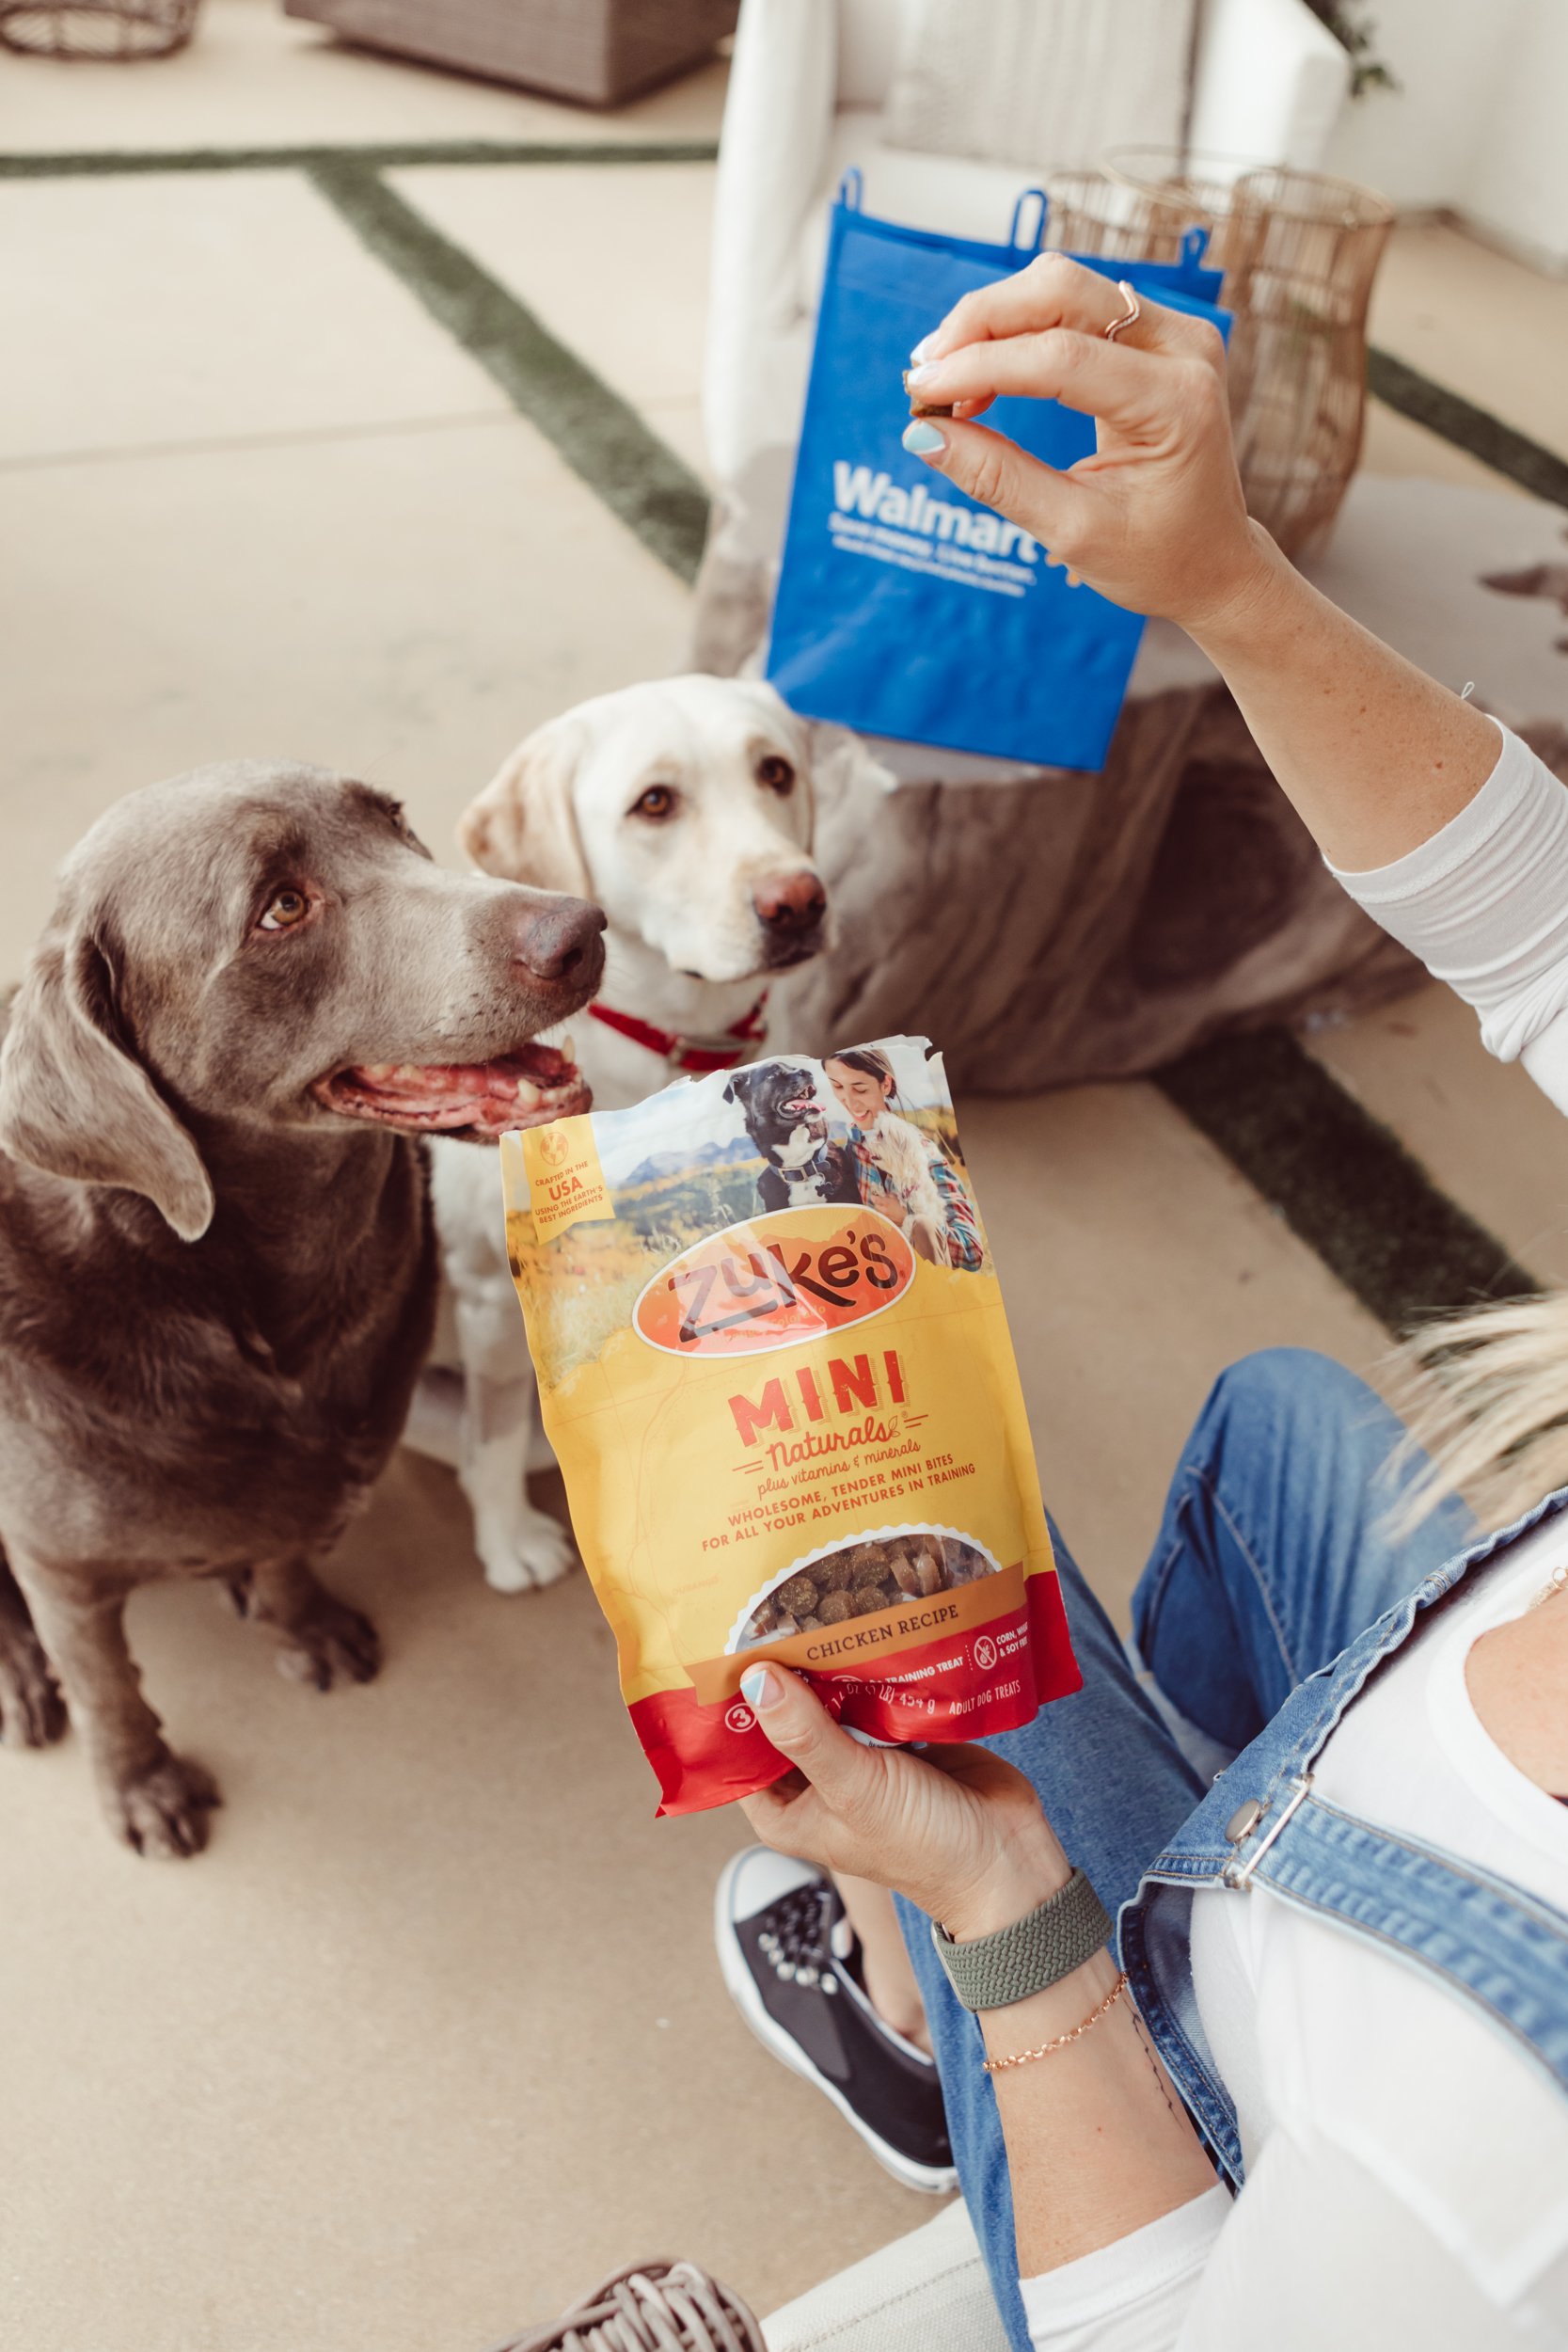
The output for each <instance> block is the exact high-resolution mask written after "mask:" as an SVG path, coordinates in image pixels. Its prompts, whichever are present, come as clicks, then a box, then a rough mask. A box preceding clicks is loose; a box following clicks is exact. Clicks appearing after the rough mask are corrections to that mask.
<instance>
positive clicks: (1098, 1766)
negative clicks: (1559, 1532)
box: [898, 1348, 1475, 2352]
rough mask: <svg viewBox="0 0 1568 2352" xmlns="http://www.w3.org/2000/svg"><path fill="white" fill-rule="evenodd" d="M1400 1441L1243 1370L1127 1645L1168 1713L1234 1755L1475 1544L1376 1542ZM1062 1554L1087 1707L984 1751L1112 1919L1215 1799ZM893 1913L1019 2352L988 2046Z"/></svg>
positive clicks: (1433, 1538)
mask: <svg viewBox="0 0 1568 2352" xmlns="http://www.w3.org/2000/svg"><path fill="white" fill-rule="evenodd" d="M1401 1435H1402V1430H1401V1425H1400V1423H1399V1422H1398V1421H1397V1420H1396V1419H1395V1417H1394V1416H1393V1414H1392V1413H1390V1412H1389V1411H1388V1409H1387V1407H1386V1406H1385V1405H1383V1404H1382V1403H1381V1402H1380V1400H1379V1399H1378V1398H1377V1397H1376V1396H1374V1394H1373V1393H1372V1391H1371V1390H1370V1389H1369V1388H1368V1387H1367V1386H1366V1384H1365V1383H1364V1382H1363V1381H1361V1380H1358V1379H1357V1378H1356V1377H1355V1375H1354V1374H1353V1373H1349V1372H1347V1371H1345V1370H1344V1368H1343V1367H1342V1366H1341V1365H1339V1364H1336V1363H1333V1362H1331V1361H1330V1360H1329V1359H1327V1358H1326V1357H1323V1356H1316V1355H1313V1354H1311V1353H1309V1352H1308V1351H1307V1350H1305V1349H1300V1348H1272V1349H1269V1350H1267V1351H1266V1352H1264V1353H1262V1354H1259V1355H1256V1356H1249V1357H1246V1358H1244V1359H1243V1361H1242V1362H1241V1363H1239V1364H1234V1365H1232V1366H1231V1368H1230V1370H1229V1371H1228V1372H1226V1373H1223V1374H1222V1375H1221V1376H1220V1378H1219V1379H1218V1380H1217V1381H1216V1382H1215V1384H1214V1387H1213V1389H1212V1391H1211V1392H1210V1395H1209V1399H1208V1402H1207V1403H1206V1404H1205V1406H1204V1407H1203V1410H1202V1412H1201V1413H1200V1414H1199V1415H1198V1418H1197V1422H1196V1426H1195V1428H1194V1430H1193V1433H1192V1436H1191V1437H1190V1438H1189V1439H1188V1441H1187V1444H1186V1446H1185V1448H1184V1449H1183V1452H1182V1454H1181V1458H1180V1462H1179V1463H1178V1465H1177V1469H1176V1474H1175V1476H1174V1477H1173V1479H1172V1480H1171V1484H1170V1491H1169V1493H1168V1494H1167V1496H1166V1498H1165V1508H1164V1518H1163V1519H1162V1521H1161V1524H1160V1532H1159V1534H1158V1537H1157V1538H1156V1541H1155V1544H1154V1549H1153V1550H1152V1551H1151V1553H1150V1554H1149V1558H1148V1565H1147V1566H1146V1567H1145V1569H1144V1571H1143V1575H1142V1577H1141V1578H1140V1580H1139V1582H1138V1587H1137V1591H1136V1593H1135V1594H1134V1596H1133V1601H1132V1623H1133V1631H1134V1634H1135V1636H1136V1639H1137V1645H1138V1648H1139V1650H1140V1652H1141V1654H1142V1656H1143V1659H1144V1662H1145V1664H1146V1665H1147V1666H1148V1668H1149V1669H1150V1670H1151V1672H1152V1674H1153V1677H1154V1679H1155V1681H1156V1682H1157V1683H1158V1684H1159V1686H1160V1689H1161V1690H1162V1692H1164V1694H1165V1696H1166V1697H1167V1698H1169V1699H1170V1700H1171V1701H1172V1702H1173V1703H1174V1704H1175V1706H1176V1707H1178V1708H1180V1711H1181V1712H1182V1714H1184V1715H1185V1716H1186V1717H1187V1718H1188V1719H1189V1720H1190V1721H1191V1722H1192V1723H1193V1724H1196V1726H1197V1727H1198V1728H1199V1729H1200V1730H1201V1731H1203V1732H1205V1733H1206V1734H1207V1735H1208V1736H1209V1738H1210V1739H1211V1740H1214V1741H1216V1742H1218V1743H1219V1744H1221V1745H1222V1746H1223V1747H1225V1748H1226V1749H1227V1750H1231V1751H1234V1750H1238V1749H1240V1748H1242V1747H1243V1746H1244V1745H1245V1744H1246V1743H1247V1742H1248V1741H1249V1740H1252V1739H1253V1738H1254V1737H1255V1736H1256V1734H1257V1733H1258V1732H1259V1731H1260V1730H1261V1729H1262V1728H1263V1726H1264V1725H1265V1724H1267V1723H1268V1721H1269V1719H1270V1718H1271V1716H1273V1715H1274V1713H1275V1710H1276V1709H1277V1708H1279V1707H1281V1706H1282V1705H1283V1704H1284V1702H1285V1700H1286V1699H1287V1698H1289V1696H1290V1695H1291V1692H1292V1691H1293V1690H1294V1689H1295V1688H1296V1686H1297V1685H1298V1684H1299V1683H1300V1682H1301V1681H1302V1680H1304V1678H1305V1677H1307V1676H1308V1675H1310V1674H1313V1673H1315V1672H1316V1670H1317V1669H1318V1668H1319V1667H1320V1666H1323V1665H1326V1664H1327V1663H1328V1662H1329V1661H1330V1660H1331V1659H1333V1658H1336V1657H1337V1656H1338V1653H1339V1651H1340V1650H1341V1649H1343V1648H1344V1646H1345V1645H1346V1644H1347V1642H1350V1641H1352V1640H1354V1637H1355V1636H1356V1635H1357V1634H1358V1633H1360V1632H1362V1631H1363V1630H1364V1629H1366V1628H1367V1627H1368V1626H1370V1624H1371V1623H1372V1622H1373V1620H1374V1619H1375V1618H1377V1617H1378V1616H1379V1615H1381V1613H1383V1611H1384V1610H1385V1609H1386V1608H1389V1607H1390V1606H1392V1604H1393V1603H1394V1602H1396V1601H1397V1600H1398V1599H1399V1598H1400V1597H1402V1595H1403V1594H1405V1593H1406V1592H1408V1591H1409V1590H1410V1588H1411V1587H1412V1586H1414V1585H1415V1584H1417V1583H1418V1581H1420V1579H1421V1578H1422V1577H1423V1576H1424V1575H1426V1574H1428V1573H1429V1572H1431V1571H1432V1570H1433V1569H1434V1568H1436V1567H1438V1566H1440V1565H1442V1564H1443V1562H1445V1561H1446V1560H1448V1559H1449V1558H1451V1556H1452V1555H1453V1554H1454V1553H1455V1552H1457V1551H1459V1550H1461V1549H1464V1547H1465V1545H1466V1544H1467V1543H1469V1542H1470V1541H1471V1540H1472V1539H1473V1535H1474V1533H1475V1530H1474V1523H1473V1521H1472V1519H1471V1518H1470V1515H1469V1513H1468V1512H1467V1511H1466V1510H1465V1507H1464V1506H1463V1505H1462V1504H1460V1503H1458V1502H1452V1501H1449V1502H1445V1503H1443V1504H1442V1505H1441V1506H1440V1507H1439V1508H1438V1509H1437V1510H1436V1511H1434V1512H1433V1514H1432V1516H1431V1517H1430V1518H1428V1519H1427V1520H1425V1522H1424V1523H1423V1524H1422V1526H1421V1527H1420V1528H1419V1529H1418V1531H1417V1532H1416V1533H1415V1534H1414V1535H1411V1536H1409V1537H1407V1538H1405V1539H1404V1540H1403V1541H1402V1542H1398V1543H1396V1542H1393V1541H1391V1540H1390V1538H1389V1537H1388V1535H1387V1534H1386V1530H1385V1529H1384V1528H1383V1526H1382V1525H1381V1524H1380V1522H1381V1521H1382V1519H1383V1518H1384V1516H1385V1514H1386V1512H1387V1511H1388V1510H1389V1509H1390V1507H1391V1506H1392V1505H1393V1503H1394V1502H1395V1501H1396V1499H1397V1496H1398V1495H1399V1493H1400V1492H1401V1491H1402V1487H1403V1486H1404V1485H1405V1484H1406V1483H1407V1482H1408V1480H1409V1478H1410V1477H1412V1476H1414V1474H1415V1470H1416V1468H1417V1465H1416V1464H1415V1463H1411V1464H1410V1465H1408V1466H1407V1467H1406V1468H1405V1470H1404V1471H1403V1472H1402V1475H1401V1477H1400V1479H1399V1480H1398V1482H1397V1483H1396V1482H1395V1481H1394V1480H1393V1479H1391V1478H1390V1477H1388V1476H1387V1475H1386V1465H1387V1463H1388V1458H1389V1455H1390V1454H1391V1453H1392V1451H1393V1449H1394V1446H1395V1445H1396V1443H1397V1442H1398V1440H1399V1438H1400V1437H1401ZM1053 1541H1054V1543H1055V1545H1056V1563H1057V1567H1058V1570H1059V1573H1060V1575H1061V1580H1062V1596H1063V1599H1064V1601H1065V1602H1066V1605H1067V1613H1068V1621H1069V1626H1070V1628H1071V1630H1072V1639H1073V1646H1074V1648H1075V1650H1076V1652H1077V1656H1078V1662H1079V1665H1080V1667H1081V1668H1082V1670H1083V1676H1084V1687H1083V1689H1082V1690H1081V1691H1079V1692H1075V1693H1074V1695H1073V1696H1072V1697H1071V1698H1066V1699H1058V1700H1057V1701H1056V1702H1055V1704H1054V1705H1053V1706H1051V1707H1048V1708H1045V1709H1043V1711H1042V1712H1041V1713H1040V1714H1039V1715H1038V1716H1037V1717H1036V1719H1035V1721H1034V1722H1033V1723H1032V1724H1025V1725H1024V1727H1023V1729H1022V1731H1014V1732H1007V1733H1006V1734H1004V1735H1003V1736H1002V1737H1001V1738H999V1739H996V1740H990V1741H989V1742H988V1743H987V1744H988V1745H989V1746H990V1747H993V1748H994V1749H995V1750H996V1752H997V1754H998V1755H1000V1756H1006V1758H1007V1760H1008V1762H1009V1763H1011V1764H1016V1765H1017V1766H1018V1768H1019V1769H1020V1771H1021V1772H1024V1773H1025V1774H1027V1776H1028V1778H1029V1779H1030V1780H1031V1781H1032V1782H1033V1784H1034V1786H1035V1788H1037V1790H1038V1792H1039V1796H1040V1801H1041V1804H1043V1806H1044V1808H1045V1811H1046V1814H1047V1816H1048V1818H1049V1819H1050V1820H1051V1822H1052V1825H1053V1828H1054V1829H1055V1831H1056V1834H1057V1836H1058V1837H1059V1838H1060V1839H1061V1842H1062V1845H1063V1847H1064V1848H1065V1849H1066V1851H1067V1852H1068V1854H1069V1856H1070V1857H1071V1859H1072V1860H1073V1861H1074V1862H1076V1863H1078V1864H1080V1865H1081V1866H1082V1867H1083V1868H1084V1869H1085V1871H1086V1872H1087V1874H1088V1876H1089V1878H1090V1879H1091V1881H1092V1882H1093V1883H1094V1885H1095V1887H1096V1888H1097V1889H1098V1891H1099V1894H1100V1897H1101V1900H1102V1901H1103V1903H1104V1904H1105V1907H1106V1909H1107V1910H1108V1911H1110V1912H1111V1913H1113V1914H1115V1913H1116V1912H1117V1910H1118V1909H1119V1908H1120V1906H1121V1905H1122V1903H1124V1902H1125V1901H1127V1900H1128V1899H1129V1898H1130V1897H1131V1896H1132V1894H1133V1892H1134V1891H1135V1889H1136V1887H1137V1884H1138V1882H1139V1880H1140V1879H1141V1877H1142V1876H1143V1873H1144V1871H1145V1869H1146V1868H1147V1867H1148V1865H1149V1864H1150V1863H1151V1862H1152V1861H1153V1859H1154V1857H1155V1856H1156V1855H1157V1854H1158V1853H1159V1852H1160V1851H1161V1850H1162V1849H1163V1848H1164V1847H1165V1846H1166V1845H1168V1844H1169V1843H1170V1842H1171V1840H1172V1839H1173V1838H1174V1837H1175V1836H1176V1834H1177V1833H1178V1831H1179V1830H1180V1826H1181V1824H1182V1822H1183V1821H1184V1820H1186V1818H1187V1816H1188V1815H1189V1814H1190V1813H1191V1812H1192V1811H1193V1810H1194V1809H1195V1807H1196V1804H1198V1802H1199V1800H1200V1798H1201V1797H1202V1796H1203V1795H1204V1793H1205V1788H1204V1784H1203V1782H1202V1781H1201V1780H1200V1779H1199V1777H1198V1775H1197V1773H1196V1772H1195V1771H1194V1770H1193V1768H1192V1766H1191V1765H1190V1764H1189V1763H1188V1762H1187V1761H1186V1759H1185V1757H1184V1756H1182V1754H1181V1751H1180V1748H1179V1747H1178V1746H1177V1744H1176V1741H1175V1740H1174V1738H1173V1737H1172V1735H1171V1733H1170V1731H1169V1730H1168V1728H1167V1727H1166V1724H1165V1722H1164V1718H1163V1717H1162V1716H1161V1715H1160V1713H1159V1712H1158V1711H1157V1709H1156V1708H1155V1707H1154V1706H1153V1705H1152V1704H1151V1702H1150V1700H1149V1699H1148V1697H1147V1695H1146V1694H1145V1692H1143V1690H1141V1689H1140V1687H1139V1685H1138V1682H1137V1680H1136V1678H1135V1677H1134V1675H1133V1673H1132V1668H1131V1666H1130V1665H1129V1662H1128V1660H1127V1656H1126V1653H1125V1651H1124V1650H1123V1647H1122V1645H1121V1643H1120V1641H1119V1640H1118V1639H1117V1634H1116V1632H1115V1630H1114V1629H1113V1627H1112V1625H1111V1623H1110V1620H1109V1619H1108V1618H1107V1616H1106V1614H1105V1613H1104V1611H1103V1610H1102V1609H1101V1606H1100V1604H1099V1602H1098V1601H1097V1600H1096V1599H1095V1597H1094V1596H1093V1594H1092V1593H1091V1592H1090V1591H1089V1588H1088V1586H1087V1585H1086V1584H1085V1581H1084V1579H1083V1577H1082V1575H1081V1574H1080V1572H1079V1570H1078V1568H1077V1566H1076V1565H1074V1563H1073V1561H1072V1558H1071V1556H1070V1554H1069V1552H1068V1550H1067V1549H1066V1547H1065V1545H1064V1544H1063V1543H1062V1541H1061V1538H1060V1536H1059V1535H1058V1534H1056V1533H1055V1531H1054V1530H1053ZM898 1907H899V1914H900V1917H901V1920H902V1923H903V1928H904V1935H905V1941H906V1943H907V1944H908V1946H909V1950H910V1956H911V1960H912V1962H913V1963H914V1969H915V1974H916V1976H917V1977H918V1979H919V1980H920V1987H921V1991H922V1993H923V1994H924V1996H925V2001H926V2009H927V2016H928V2018H929V2021H930V2027H931V2035H932V2042H933V2046H934V2048H935V2051H936V2057H937V2064H938V2067H939V2069H940V2070H941V2074H942V2095H943V2098H944V2101H945V2103H946V2107H947V2122H948V2129H949V2132H950V2134H951V2137H952V2141H953V2149H954V2154H955V2158H956V2161H957V2164H958V2178H959V2182H960V2184H961V2185H962V2188H963V2192H964V2197H965V2200H966V2201H967V2203H968V2206H969V2210H970V2213H971V2215H972V2217H973V2218H974V2227H975V2230H976V2232H977V2233H978V2235H979V2239H980V2244H981V2247H982V2249H983V2250H984V2252H985V2256H986V2261H987V2264H988V2266H989V2268H990V2279H991V2285H992V2289H993V2291H994V2293H995V2296H996V2300H997V2303H998V2306H999V2308H1000V2310H1001V2312H1002V2316H1003V2319H1004V2322H1005V2323H1006V2328H1007V2333H1008V2336H1009V2338H1010V2340H1011V2342H1012V2344H1014V2345H1015V2346H1016V2347H1017V2352H1028V2347H1029V2336H1028V2330H1027V2328H1026V2327H1025V2325H1024V2319H1023V2304H1022V2296H1020V2294H1019V2290H1018V2256H1017V2250H1016V2248H1015V2243H1014V2238H1013V2212H1012V2194H1011V2189H1010V2186H1009V2184H1008V2178H1007V2161H1006V2150H1005V2148H1004V2145H1003V2140H1002V2126H1001V2122H1000V2120H999V2119H998V2116H997V2112H996V2100H995V2095H994V2093H993V2091H992V2090H991V2085H990V2076H989V2075H987V2074H983V2073H982V2072H981V2066H980V2061H981V2058H982V2057H983V2055H984V2053H983V2050H982V2047H981V2041H980V2029H979V2026H977V2024H976V2023H975V2021H974V2018H973V2017H972V2016H970V2015H969V2014H968V2013H967V2011H965V2010H962V2009H961V2008H960V2007H959V2006H958V2002H957V2000H956V1999H955V1998H954V1996H953V1992H952V1988H951V1987H950V1985H949V1984H948V1982H947V1979H946V1977H945V1976H944V1975H943V1973H942V1967H941V1963H939V1962H938V1960H937V1957H936V1954H935V1952H934V1951H933V1950H932V1947H931V1939H930V1927H929V1923H928V1922H927V1919H926V1918H925V1916H924V1915H922V1914H921V1913H920V1912H918V1911H916V1910H915V1909H914V1907H913V1905H912V1904H910V1903H906V1902H905V1901H904V1900H903V1899H902V1898H900V1899H899V1905H898Z"/></svg>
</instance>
